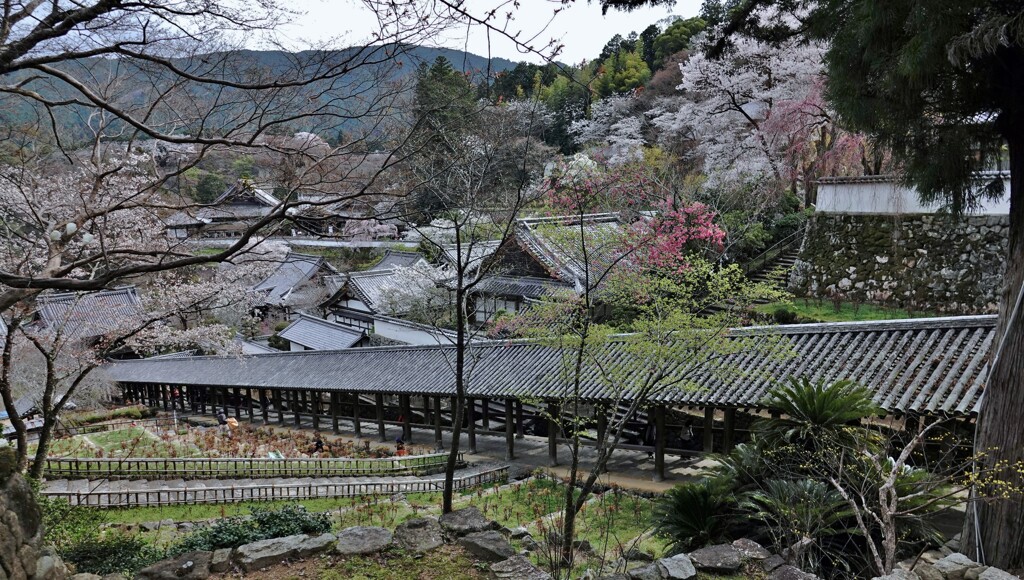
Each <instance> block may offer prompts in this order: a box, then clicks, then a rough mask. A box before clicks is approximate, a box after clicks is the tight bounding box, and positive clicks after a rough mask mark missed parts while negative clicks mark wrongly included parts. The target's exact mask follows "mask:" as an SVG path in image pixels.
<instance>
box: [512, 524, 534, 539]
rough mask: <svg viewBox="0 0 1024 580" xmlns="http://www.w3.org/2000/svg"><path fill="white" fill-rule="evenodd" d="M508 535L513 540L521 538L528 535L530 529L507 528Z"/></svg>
mask: <svg viewBox="0 0 1024 580" xmlns="http://www.w3.org/2000/svg"><path fill="white" fill-rule="evenodd" d="M509 537H510V538H512V539H513V540H521V539H523V538H528V537H530V530H528V529H526V528H524V527H518V528H512V529H511V530H509Z"/></svg>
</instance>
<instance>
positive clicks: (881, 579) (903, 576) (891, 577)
mask: <svg viewBox="0 0 1024 580" xmlns="http://www.w3.org/2000/svg"><path fill="white" fill-rule="evenodd" d="M871 580H920V576H918V575H917V574H915V573H913V572H908V571H907V570H893V571H892V573H891V574H886V575H885V576H875V577H874V578H872V579H871Z"/></svg>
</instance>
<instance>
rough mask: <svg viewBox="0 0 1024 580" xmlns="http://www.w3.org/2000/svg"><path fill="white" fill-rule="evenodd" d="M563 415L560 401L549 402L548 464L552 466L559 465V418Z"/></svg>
mask: <svg viewBox="0 0 1024 580" xmlns="http://www.w3.org/2000/svg"><path fill="white" fill-rule="evenodd" d="M560 417H561V410H560V409H559V406H558V403H548V464H549V465H551V467H555V466H556V465H558V431H559V426H558V419H559V418H560Z"/></svg>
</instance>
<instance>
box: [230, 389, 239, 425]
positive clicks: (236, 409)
mask: <svg viewBox="0 0 1024 580" xmlns="http://www.w3.org/2000/svg"><path fill="white" fill-rule="evenodd" d="M231 391H232V394H234V396H235V401H234V402H235V419H241V418H242V389H239V388H238V387H235V388H233V389H231Z"/></svg>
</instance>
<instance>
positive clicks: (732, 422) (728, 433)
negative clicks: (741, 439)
mask: <svg viewBox="0 0 1024 580" xmlns="http://www.w3.org/2000/svg"><path fill="white" fill-rule="evenodd" d="M724 429H725V431H724V434H723V435H722V453H728V452H730V451H732V443H733V441H734V435H735V432H736V409H726V410H725V425H724Z"/></svg>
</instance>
